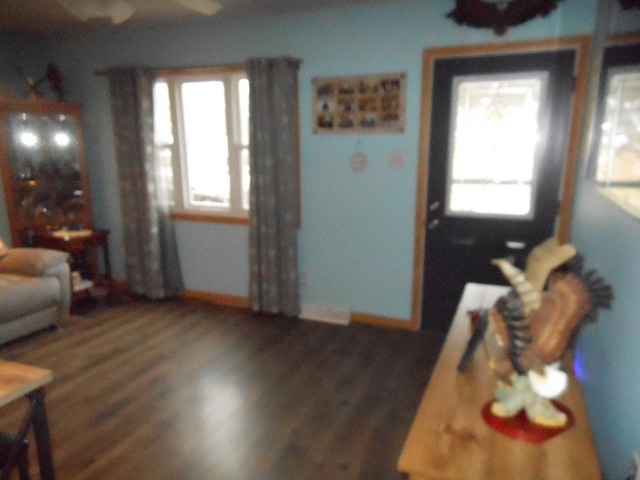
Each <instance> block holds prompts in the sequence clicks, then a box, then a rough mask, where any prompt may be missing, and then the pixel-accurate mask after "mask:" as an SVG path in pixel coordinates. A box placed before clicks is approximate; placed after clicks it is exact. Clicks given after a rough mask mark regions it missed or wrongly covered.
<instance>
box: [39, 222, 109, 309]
mask: <svg viewBox="0 0 640 480" xmlns="http://www.w3.org/2000/svg"><path fill="white" fill-rule="evenodd" d="M33 246H34V247H40V248H52V249H54V250H61V251H63V252H68V253H69V254H70V256H71V261H70V263H71V270H72V272H79V274H80V276H81V278H80V279H78V280H79V281H73V282H72V287H73V302H72V304H71V310H72V312H74V313H75V312H76V311H78V310H84V309H86V307H87V306H88V304H90V303H92V302H93V299H92V297H91V295H90V293H89V289H90V288H91V287H92V286H93V285H94V284H101V285H103V286H104V287H105V288H106V290H107V296H109V295H110V294H111V262H110V260H109V230H102V229H97V230H57V231H54V232H47V233H37V234H35V235H34V237H33ZM99 249H101V250H102V259H103V265H104V273H103V274H101V273H100V268H99V265H98V250H99Z"/></svg>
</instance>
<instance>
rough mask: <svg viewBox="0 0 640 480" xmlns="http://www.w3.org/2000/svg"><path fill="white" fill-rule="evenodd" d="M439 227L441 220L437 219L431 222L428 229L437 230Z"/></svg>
mask: <svg viewBox="0 0 640 480" xmlns="http://www.w3.org/2000/svg"><path fill="white" fill-rule="evenodd" d="M438 225H440V220H438V219H437V218H436V219H434V220H431V222H429V225H427V228H428V229H429V230H435V229H436V227H437V226H438Z"/></svg>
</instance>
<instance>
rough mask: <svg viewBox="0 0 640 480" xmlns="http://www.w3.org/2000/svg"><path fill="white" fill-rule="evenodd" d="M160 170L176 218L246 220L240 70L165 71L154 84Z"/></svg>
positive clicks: (244, 94) (245, 90) (245, 113)
mask: <svg viewBox="0 0 640 480" xmlns="http://www.w3.org/2000/svg"><path fill="white" fill-rule="evenodd" d="M154 132H155V145H156V158H157V160H158V164H159V171H160V173H161V175H162V176H163V177H164V178H165V179H166V181H167V182H168V183H169V184H171V185H172V186H173V201H174V210H175V212H176V213H178V214H179V213H191V214H204V215H212V216H220V217H222V218H223V219H224V218H246V217H247V215H248V211H249V179H250V172H249V82H248V80H247V78H246V74H245V71H244V67H223V68H210V69H197V70H177V71H170V72H163V73H162V74H161V75H160V76H159V77H158V78H157V79H156V82H155V84H154Z"/></svg>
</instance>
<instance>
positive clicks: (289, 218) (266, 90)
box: [247, 57, 300, 316]
mask: <svg viewBox="0 0 640 480" xmlns="http://www.w3.org/2000/svg"><path fill="white" fill-rule="evenodd" d="M299 66H300V61H299V60H295V59H293V58H289V57H281V58H254V59H250V60H248V61H247V76H248V78H249V87H250V91H251V95H250V101H249V112H250V122H251V126H250V131H251V138H250V140H251V142H250V143H251V146H250V149H251V187H250V198H251V210H250V214H249V215H250V217H249V261H250V265H251V272H250V282H251V283H250V288H249V303H250V305H251V308H252V309H253V310H255V311H263V312H272V313H284V314H285V315H292V316H293V315H298V314H299V313H300V299H299V291H298V226H299V225H298V223H299V221H298V208H299V207H298V203H299V192H298V188H299V186H298V139H297V104H298V96H297V92H298V68H299Z"/></svg>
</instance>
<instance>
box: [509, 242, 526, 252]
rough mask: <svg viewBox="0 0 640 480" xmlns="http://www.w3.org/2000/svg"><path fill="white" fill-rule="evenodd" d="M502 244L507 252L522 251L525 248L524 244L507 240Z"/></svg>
mask: <svg viewBox="0 0 640 480" xmlns="http://www.w3.org/2000/svg"><path fill="white" fill-rule="evenodd" d="M504 244H505V246H506V247H507V248H508V249H509V250H523V249H524V247H526V246H527V244H526V243H525V242H517V241H515V240H507V241H506V242H504Z"/></svg>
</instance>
